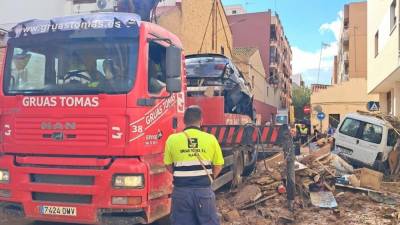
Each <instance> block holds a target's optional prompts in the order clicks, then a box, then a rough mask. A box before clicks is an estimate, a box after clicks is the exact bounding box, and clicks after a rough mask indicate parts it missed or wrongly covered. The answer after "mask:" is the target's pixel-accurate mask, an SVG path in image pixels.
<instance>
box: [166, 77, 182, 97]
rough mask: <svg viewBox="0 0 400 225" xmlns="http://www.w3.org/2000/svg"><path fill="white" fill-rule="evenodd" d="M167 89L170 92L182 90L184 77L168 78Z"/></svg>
mask: <svg viewBox="0 0 400 225" xmlns="http://www.w3.org/2000/svg"><path fill="white" fill-rule="evenodd" d="M167 91H168V92H169V93H177V92H181V91H182V79H181V78H180V77H177V78H167Z"/></svg>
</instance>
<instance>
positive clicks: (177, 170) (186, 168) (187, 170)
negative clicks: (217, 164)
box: [174, 160, 212, 177]
mask: <svg viewBox="0 0 400 225" xmlns="http://www.w3.org/2000/svg"><path fill="white" fill-rule="evenodd" d="M203 164H204V166H205V167H206V168H207V171H208V173H209V174H212V166H211V161H207V160H203ZM174 176H175V177H197V176H207V172H206V171H205V170H204V168H203V167H202V166H201V163H200V161H199V160H194V161H187V162H175V163H174Z"/></svg>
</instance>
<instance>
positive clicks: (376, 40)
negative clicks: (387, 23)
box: [375, 31, 379, 57]
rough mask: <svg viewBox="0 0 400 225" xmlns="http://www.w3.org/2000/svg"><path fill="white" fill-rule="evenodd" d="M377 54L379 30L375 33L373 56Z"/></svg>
mask: <svg viewBox="0 0 400 225" xmlns="http://www.w3.org/2000/svg"><path fill="white" fill-rule="evenodd" d="M378 54H379V31H377V32H376V34H375V57H377V56H378Z"/></svg>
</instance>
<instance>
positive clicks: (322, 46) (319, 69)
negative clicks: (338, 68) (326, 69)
mask: <svg viewBox="0 0 400 225" xmlns="http://www.w3.org/2000/svg"><path fill="white" fill-rule="evenodd" d="M329 46H330V45H329V44H326V43H324V42H321V51H320V53H319V64H318V76H317V84H319V74H320V72H321V61H322V51H323V50H324V49H325V48H327V47H329Z"/></svg>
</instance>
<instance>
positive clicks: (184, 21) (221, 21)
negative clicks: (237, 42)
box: [156, 0, 233, 58]
mask: <svg viewBox="0 0 400 225" xmlns="http://www.w3.org/2000/svg"><path fill="white" fill-rule="evenodd" d="M209 18H210V19H209ZM156 22H157V23H158V24H159V25H161V26H163V27H165V28H166V29H167V30H169V31H171V32H173V33H175V34H176V35H177V36H178V37H179V38H180V39H181V41H182V43H183V46H184V48H185V53H186V54H187V55H189V54H196V53H219V54H223V55H226V56H228V57H230V58H231V57H232V49H233V48H232V43H233V41H232V32H231V29H230V28H229V25H228V20H227V17H226V14H225V11H224V8H223V6H222V3H221V1H220V0H217V1H214V0H201V1H199V0H184V1H177V0H176V1H175V5H174V6H161V7H158V8H157V18H156Z"/></svg>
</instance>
